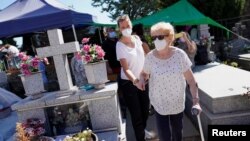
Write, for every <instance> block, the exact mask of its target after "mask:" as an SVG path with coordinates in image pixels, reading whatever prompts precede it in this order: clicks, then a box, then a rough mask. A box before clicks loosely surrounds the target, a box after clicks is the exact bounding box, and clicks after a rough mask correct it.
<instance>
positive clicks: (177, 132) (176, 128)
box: [155, 112, 183, 141]
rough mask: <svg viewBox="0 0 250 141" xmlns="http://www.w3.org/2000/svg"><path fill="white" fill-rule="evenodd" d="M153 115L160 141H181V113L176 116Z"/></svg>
mask: <svg viewBox="0 0 250 141" xmlns="http://www.w3.org/2000/svg"><path fill="white" fill-rule="evenodd" d="M155 113H156V114H155V115H156V124H157V128H158V136H159V139H160V141H182V129H183V112H181V113H179V114H176V115H160V114H159V113H158V112H155Z"/></svg>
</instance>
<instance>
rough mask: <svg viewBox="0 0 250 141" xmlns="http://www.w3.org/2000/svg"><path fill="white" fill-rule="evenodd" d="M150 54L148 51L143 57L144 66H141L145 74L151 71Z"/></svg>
mask: <svg viewBox="0 0 250 141" xmlns="http://www.w3.org/2000/svg"><path fill="white" fill-rule="evenodd" d="M150 54H151V53H148V54H147V55H146V57H145V61H144V66H143V71H144V72H145V73H147V74H150V73H151V68H152V63H151V62H152V60H151V59H150Z"/></svg>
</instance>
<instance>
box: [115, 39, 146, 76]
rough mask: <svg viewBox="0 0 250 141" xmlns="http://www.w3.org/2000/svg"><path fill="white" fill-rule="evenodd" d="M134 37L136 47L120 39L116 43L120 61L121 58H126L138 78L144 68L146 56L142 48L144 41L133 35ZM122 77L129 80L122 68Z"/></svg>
mask: <svg viewBox="0 0 250 141" xmlns="http://www.w3.org/2000/svg"><path fill="white" fill-rule="evenodd" d="M132 39H133V41H134V43H135V46H134V48H131V47H128V46H127V45H125V44H124V43H122V42H120V41H118V42H117V44H116V55H117V60H118V61H120V59H126V61H127V63H128V68H129V69H130V70H131V71H132V73H133V74H134V75H135V77H136V78H139V77H140V73H141V71H142V69H143V64H144V60H145V56H144V51H143V48H142V42H141V40H140V39H139V37H135V36H133V37H132ZM121 78H122V79H124V80H129V79H128V77H127V76H126V75H125V73H124V71H123V69H122V68H121Z"/></svg>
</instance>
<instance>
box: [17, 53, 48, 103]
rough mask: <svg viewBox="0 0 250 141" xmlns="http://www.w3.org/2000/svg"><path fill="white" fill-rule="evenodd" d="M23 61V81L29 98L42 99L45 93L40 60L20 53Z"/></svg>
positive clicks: (21, 65) (21, 67)
mask: <svg viewBox="0 0 250 141" xmlns="http://www.w3.org/2000/svg"><path fill="white" fill-rule="evenodd" d="M19 58H20V59H21V64H20V69H21V73H22V74H21V75H20V77H21V80H22V83H23V87H24V90H25V93H26V95H27V96H31V98H32V99H37V98H40V97H41V96H42V95H43V94H42V92H43V91H44V84H43V79H42V73H41V72H40V71H39V69H38V67H39V63H40V58H38V57H31V56H28V55H26V54H24V53H22V52H21V53H19Z"/></svg>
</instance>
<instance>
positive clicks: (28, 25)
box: [0, 0, 95, 38]
mask: <svg viewBox="0 0 250 141" xmlns="http://www.w3.org/2000/svg"><path fill="white" fill-rule="evenodd" d="M0 17H1V19H0V31H1V32H0V38H2V37H9V36H15V35H20V34H24V33H29V32H35V31H41V30H48V29H52V28H62V27H67V26H70V25H84V24H92V23H93V22H94V21H95V17H93V16H92V15H90V14H86V13H80V12H76V11H74V10H72V9H70V8H68V7H67V6H65V5H63V4H61V3H59V2H57V1H56V0H17V1H15V2H14V3H12V4H11V5H10V6H8V7H7V8H5V9H3V10H2V11H0Z"/></svg>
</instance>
